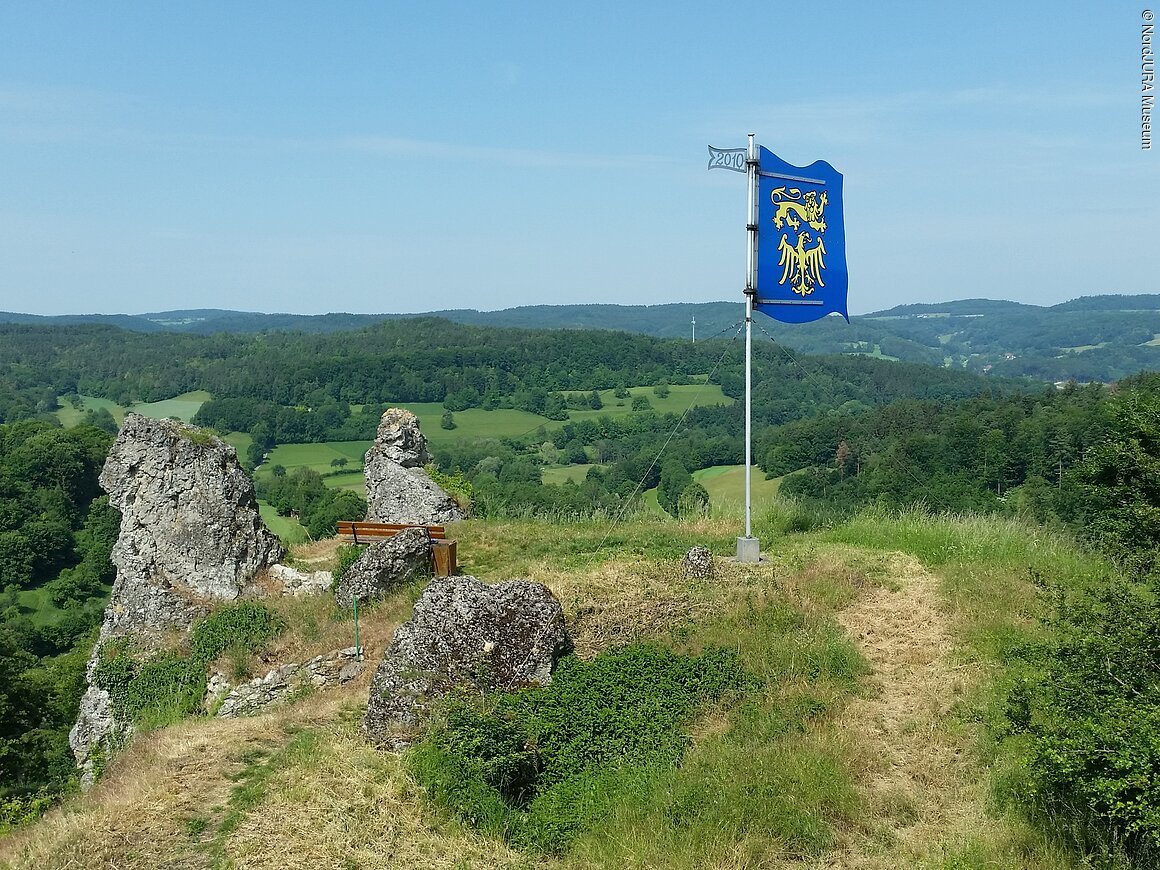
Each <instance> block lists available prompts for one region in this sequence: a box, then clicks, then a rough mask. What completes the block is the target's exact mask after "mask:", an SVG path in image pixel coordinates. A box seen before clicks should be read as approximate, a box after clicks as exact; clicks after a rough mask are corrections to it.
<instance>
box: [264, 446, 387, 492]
mask: <svg viewBox="0 0 1160 870" xmlns="http://www.w3.org/2000/svg"><path fill="white" fill-rule="evenodd" d="M370 446H371V442H370V441H323V442H321V443H319V444H279V445H278V446H277V447H275V448H274V449H273V450H272V451H270V458H269V459H268V460H266V462H264V463H263V464H262V467H261V468H259V469H258V471H257V474H256V475H255V476H257V477H265V476H268V475H269V474H270V469H272V468H273V467H274V466H275V465H281V466H282V467H283V468H285V469H286V470H287V471H293V470H294V469H296V468H310V469H312V470H314V471H317V472H318V473H319V474H323V475H326V474H331V473H332V472H335V471H338V470H339V469H338V468H337V467H336V466H333V465H331V464H330V463H331V462H333V461H334V460H336V459H345V460H346V462H347V464H346V466H345V467H346V468H348V469H360V468H362V462H363V454H364V453H366V452H367V448H369V447H370ZM352 474H358V475H359V476H360V477H361V472H357V471H353V470H352V471H343V473H342V474H339V475H335V477H334V478H327V481H328V482H330V481H331V480H337V479H340V478H342V479H345V478H348V477H350V476H351V475H352ZM344 483H349V481H345V480H344Z"/></svg>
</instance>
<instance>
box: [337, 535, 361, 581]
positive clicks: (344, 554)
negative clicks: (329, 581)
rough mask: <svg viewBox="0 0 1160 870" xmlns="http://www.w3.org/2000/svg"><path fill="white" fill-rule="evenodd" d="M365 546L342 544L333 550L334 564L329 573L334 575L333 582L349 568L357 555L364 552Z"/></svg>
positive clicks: (356, 558) (339, 578)
mask: <svg viewBox="0 0 1160 870" xmlns="http://www.w3.org/2000/svg"><path fill="white" fill-rule="evenodd" d="M366 549H367V548H366V547H365V546H361V545H359V544H342V545H340V546H339V548H338V550H337V551H336V552H335V554H334V555H335V565H334V570H333V571H332V572H331V574H332V575H333V577H334V582H335V583H338V581H339V580H341V579H342V576H343V575H344V574H345V573H346V572H347V571H348V570H349V569H350V566H351V565H353V564H354V563H355V562H357V561H358V557H359V556H361V555H362V554H363V553H364V552H366Z"/></svg>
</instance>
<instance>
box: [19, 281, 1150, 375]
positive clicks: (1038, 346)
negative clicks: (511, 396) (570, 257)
mask: <svg viewBox="0 0 1160 870" xmlns="http://www.w3.org/2000/svg"><path fill="white" fill-rule="evenodd" d="M742 316H743V308H742V304H741V302H740V300H738V301H735V302H703V303H672V304H667V305H528V306H522V307H519V308H508V309H504V310H501V311H477V310H475V309H449V310H442V311H432V312H427V313H425V314H341V313H333V314H320V315H301V314H262V313H258V312H242V311H223V310H218V309H193V310H188V311H162V312H155V313H150V314H141V315H100V314H92V315H65V316H60V317H39V316H35V315H28V314H12V313H5V312H0V322H9V323H37V324H75V323H90V322H96V323H105V324H110V325H114V326H118V327H121V328H122V329H129V330H133V331H137V332H180V333H190V334H200V335H207V334H212V333H256V332H302V333H332V332H342V331H348V330H355V329H360V328H363V327H366V326H369V325H371V324H374V323H379V322H382V321H384V320H398V319H410V318H416V317H441V318H444V319H446V320H450V321H453V322H455V323H462V324H470V325H479V326H494V327H517V328H524V329H604V330H621V331H624V332H631V333H637V334H643V335H651V336H657V337H661V338H680V337H684V336H688V337H690V338H692V335H693V319H694V318H695V319H696V336H697V338H698V339H707V338H711V337H713V336H716V335H721V334H729V333H731V332H732V331H733V330H735V329H736V328H738V327H739V326H740V324H741V319H742ZM755 324H756V325H757V327H758V329H757V332H756V339H757V340H758V341H765V340H767V339H773V340H775V341H777V342H778V343H781V344H784V345H785V346H787V347H791V348H794V349H796V350H798V351H801V352H803V353H811V354H823V353H824V354H832V353H841V354H866V355H869V356H880V357H885V358H888V359H900V360H906V361H909V362H918V363H925V364H927V365H936V366H944V367H948V368H959V369H966V370H968V371H974V372H980V373H987V374H1002V375H1006V376H1013V377H1020V376H1023V377H1032V378H1036V379H1039V380H1045V381H1064V380H1077V381H1112V380H1116V379H1118V378H1121V377H1124V376H1126V375H1130V374H1134V373H1136V372H1138V371H1141V370H1150V369H1155V368H1158V367H1160V295H1155V294H1151V295H1139V296H1124V295H1106V296H1086V297H1081V298H1079V299H1073V300H1071V301H1069V302H1065V303H1062V304H1060V305H1054V306H1051V307H1042V306H1037V305H1025V304H1021V303H1017V302H1007V301H1002V300H993V299H963V300H957V301H952V302H943V303H937V304H920V305H901V306H897V307H895V308H891V309H889V310H886V311H878V312H874V313H872V314H866V315H862V316H858V317H853V318H851V322H850V323H849V324H847V323H845V322H844V321H843V320H841V318H838V317H828V318H825V319H823V320H820V321H817V322H815V323H809V324H803V325H796V326H787V325H785V324H781V323H778V322H776V321H774V320H771V319H769V318H767V317H763V316H759V317H758V318H757V320H756V321H755Z"/></svg>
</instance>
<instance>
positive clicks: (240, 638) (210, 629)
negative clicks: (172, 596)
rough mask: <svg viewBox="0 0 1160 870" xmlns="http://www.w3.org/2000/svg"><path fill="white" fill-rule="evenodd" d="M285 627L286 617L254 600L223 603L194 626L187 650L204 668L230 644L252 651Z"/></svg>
mask: <svg viewBox="0 0 1160 870" xmlns="http://www.w3.org/2000/svg"><path fill="white" fill-rule="evenodd" d="M285 629H286V622H285V620H283V619H282V617H281V616H279V615H278V614H277V613H275V612H274V611H272V610H270V609H269V608H267V607H265V606H263V605H262V604H261V603H259V602H257V601H239V602H236V603H233V604H226V605H223V606H221V607H219V608H217V609H216V610H215V611H214V612H213V613H211V614H209V616H207V617H205V618H204V619H202V620H200V621H198V622H197V624H196V625H194V627H193V632H192V633H191V634H190V639H189V645H190V652H191V655H192V658H193V660H194V661H195V662H197V663H199V664H200V665H201V666H202V669H203V670H204V668H205V665H207V664H209V663H210V662H212V661H213V660H214V659H216V658H217V657H218V656H220V655H221V654H222V653H223V652H225V651H226V650H227V649H229V648H230V647H231V646H235V645H237V646H241V647H244V648H245V649H248V650H255V649H258V648H259V647H261V646H262V644H264V643H265V642H266V641H268V640H271V639H272V638H275V637H277V636H278V635H279V634H281V633H282V632H283V631H285Z"/></svg>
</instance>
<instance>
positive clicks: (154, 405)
mask: <svg viewBox="0 0 1160 870" xmlns="http://www.w3.org/2000/svg"><path fill="white" fill-rule="evenodd" d="M209 398H210V394H209V393H207V392H206V391H205V390H194V391H193V392H192V393H182V394H181V395H180V396H174V397H173V398H172V399H165V400H163V401H160V402H140V403H138V404H136V405H130V406H129V408H128V409H126V408H124V407H123V406H121V405H118V404H117V403H116V402H114V401H112V400H111V399H98V398H97V397H96V396H81V407H80V408H74V407H73V406H72V405H71V404H69V403H68V402H67V401H65V399H64V397H63V396H60V397H58V398H57V401H59V402H60V405H61V406H60V409H59V410H58V411H57V412H56V418H57V419H58V420H60V424H61V425H62V426H75V425H77V424H78V423H80V421H81V418H82V417H84V415H85V411H95V410H97V409H98V408H104V409H106V410H107V411H108V412H109V413H110V414H112V415H113V419H114V420H116V421H117V422H118V423H122V422H124V420H125V413H126V411H127V410H128V411H132V412H133V413H135V414H143V415H144V416H146V417H152V418H153V419H155V420H164V419H166V418H168V417H177V418H178V419H179V420H184V421H185V422H186V423H188V422H189V421H190V420H192V419H193V415H194V414H196V413H197V412H198V409H199V408H201V406H202V405H203V404H205V402H206V401H208V400H209Z"/></svg>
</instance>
